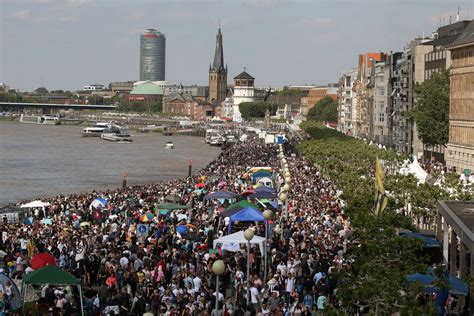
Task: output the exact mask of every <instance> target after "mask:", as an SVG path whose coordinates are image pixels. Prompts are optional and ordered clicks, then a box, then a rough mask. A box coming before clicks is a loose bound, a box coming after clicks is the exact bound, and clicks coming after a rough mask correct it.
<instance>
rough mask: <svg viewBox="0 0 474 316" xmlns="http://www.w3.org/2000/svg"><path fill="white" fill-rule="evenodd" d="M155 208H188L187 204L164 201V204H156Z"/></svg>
mask: <svg viewBox="0 0 474 316" xmlns="http://www.w3.org/2000/svg"><path fill="white" fill-rule="evenodd" d="M157 208H158V209H160V210H184V209H188V208H189V205H181V204H176V203H164V204H158V206H157Z"/></svg>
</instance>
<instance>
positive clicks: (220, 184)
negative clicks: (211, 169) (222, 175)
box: [217, 181, 227, 187]
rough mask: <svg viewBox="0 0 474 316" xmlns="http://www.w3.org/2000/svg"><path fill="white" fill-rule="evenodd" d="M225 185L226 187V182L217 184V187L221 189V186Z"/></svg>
mask: <svg viewBox="0 0 474 316" xmlns="http://www.w3.org/2000/svg"><path fill="white" fill-rule="evenodd" d="M226 185H227V182H225V181H222V182H219V183H218V184H217V186H218V187H223V186H226Z"/></svg>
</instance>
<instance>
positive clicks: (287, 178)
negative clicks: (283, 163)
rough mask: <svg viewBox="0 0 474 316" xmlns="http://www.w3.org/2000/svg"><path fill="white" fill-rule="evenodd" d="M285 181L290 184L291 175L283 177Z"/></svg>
mask: <svg viewBox="0 0 474 316" xmlns="http://www.w3.org/2000/svg"><path fill="white" fill-rule="evenodd" d="M285 182H286V183H288V184H290V183H291V177H290V176H288V177H285Z"/></svg>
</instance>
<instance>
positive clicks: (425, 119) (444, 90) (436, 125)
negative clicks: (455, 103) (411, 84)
mask: <svg viewBox="0 0 474 316" xmlns="http://www.w3.org/2000/svg"><path fill="white" fill-rule="evenodd" d="M415 93H416V97H417V99H416V105H415V107H414V108H413V110H412V111H411V113H410V114H411V117H412V118H413V119H414V120H415V122H416V126H417V128H418V133H419V135H420V138H421V140H422V141H423V143H424V144H425V145H428V146H434V145H446V144H447V143H448V140H449V70H443V71H440V72H435V73H433V74H432V76H431V78H430V79H429V80H426V81H424V82H423V83H422V84H417V85H416V87H415Z"/></svg>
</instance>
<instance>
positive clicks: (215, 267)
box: [212, 260, 225, 315]
mask: <svg viewBox="0 0 474 316" xmlns="http://www.w3.org/2000/svg"><path fill="white" fill-rule="evenodd" d="M212 272H214V274H215V275H216V313H215V314H216V315H219V276H220V275H223V274H224V272H225V263H224V261H222V260H216V261H215V262H214V263H213V264H212Z"/></svg>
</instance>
